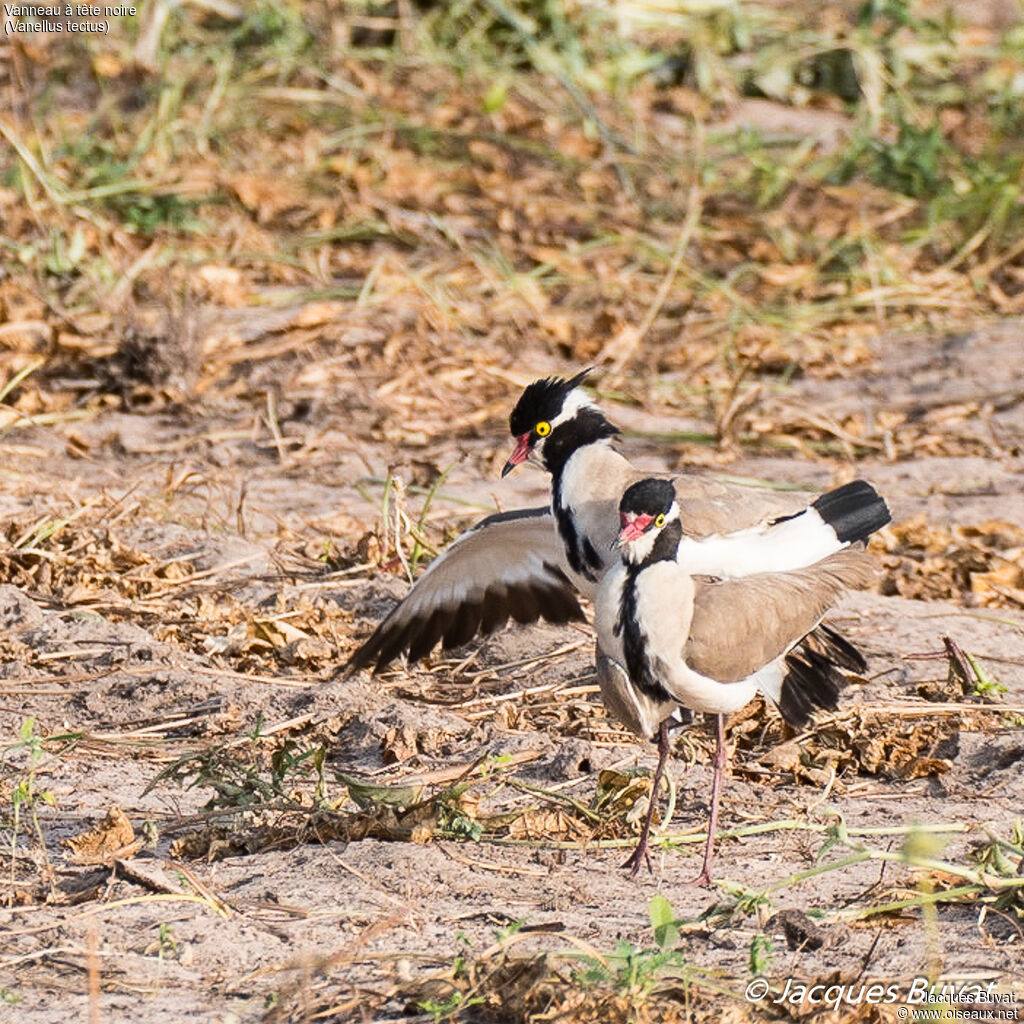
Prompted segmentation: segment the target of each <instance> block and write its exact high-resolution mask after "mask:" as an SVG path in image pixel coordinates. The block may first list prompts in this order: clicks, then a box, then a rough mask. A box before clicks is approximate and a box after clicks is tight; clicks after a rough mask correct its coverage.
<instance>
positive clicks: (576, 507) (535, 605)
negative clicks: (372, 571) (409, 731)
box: [345, 371, 834, 672]
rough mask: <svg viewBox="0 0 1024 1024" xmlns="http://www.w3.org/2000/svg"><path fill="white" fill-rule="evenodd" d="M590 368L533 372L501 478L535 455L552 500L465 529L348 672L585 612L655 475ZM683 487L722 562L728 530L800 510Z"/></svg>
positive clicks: (740, 562)
mask: <svg viewBox="0 0 1024 1024" xmlns="http://www.w3.org/2000/svg"><path fill="white" fill-rule="evenodd" d="M587 372H588V371H584V372H583V373H580V374H577V375H576V376H575V377H572V378H570V379H563V378H561V377H549V378H546V379H543V380H538V381H534V383H532V384H530V385H529V386H528V387H527V388H526V389H525V390H524V391H523V393H522V395H521V396H520V398H519V400H518V401H517V403H516V405H515V408H514V409H513V410H512V414H511V416H510V417H509V429H510V431H511V433H512V435H513V437H514V439H515V449H514V451H513V452H512V454H511V456H510V457H509V459H508V461H507V462H506V464H505V467H504V469H503V470H502V475H503V476H504V475H506V474H507V473H509V472H510V471H511V470H512V469H514V468H515V467H516V466H517V465H519V464H520V463H523V462H526V461H530V462H533V463H535V464H537V465H539V466H541V467H542V468H543V469H545V470H547V471H548V472H549V473H550V474H551V504H550V506H549V507H540V508H528V509H518V510H515V511H510V512H502V513H499V514H497V515H493V516H488V517H487V518H486V519H484V520H482V521H481V522H479V523H477V524H476V525H475V526H473V527H472V528H471V529H470V530H468V531H466V532H465V533H464V534H462V535H461V536H460V537H458V538H457V539H456V540H455V541H454V542H453V543H452V544H451V545H449V547H448V548H447V550H445V551H444V552H443V553H442V554H441V555H440V556H439V557H437V558H435V559H434V561H433V562H432V563H431V564H430V566H429V567H428V569H427V571H426V572H425V573H424V574H423V575H422V576H421V577H420V578H419V579H418V580H417V581H416V583H415V585H414V586H413V587H412V589H411V590H410V591H409V593H408V594H407V595H406V597H405V599H404V600H402V601H401V602H400V603H399V604H398V605H396V606H395V607H394V608H393V609H392V610H391V612H390V613H389V614H388V616H387V617H386V618H385V619H384V620H383V621H382V622H381V623H380V624H379V625H378V626H377V628H376V630H375V631H374V632H373V634H372V635H371V636H370V637H369V638H368V639H367V640H365V641H364V642H363V643H362V644H361V645H360V646H359V647H358V648H357V649H356V650H355V652H354V653H353V654H352V655H351V656H350V658H349V660H348V662H347V663H346V665H345V671H346V672H350V671H354V670H357V669H372V670H373V671H379V670H381V669H383V668H385V667H386V666H387V665H388V664H389V663H390V662H392V661H393V660H394V659H395V658H397V657H400V656H401V655H402V654H405V655H406V656H407V657H408V659H409V661H416V660H418V659H419V658H421V657H423V656H425V655H426V654H429V653H430V651H431V650H432V649H433V648H434V647H435V646H436V645H437V644H438V643H439V642H440V643H441V644H442V645H443V646H444V649H445V650H450V649H452V648H455V647H459V646H460V645H462V644H464V643H467V642H468V641H469V640H471V639H473V637H475V636H478V635H486V634H488V633H491V632H493V631H494V630H495V629H498V628H499V627H501V626H503V625H505V623H506V622H508V620H509V619H510V618H511V619H513V620H514V621H516V622H519V623H529V622H534V621H536V620H537V619H539V618H544V619H547V620H548V621H549V622H554V623H564V622H570V621H574V620H575V621H578V620H582V618H583V612H582V609H581V608H580V604H579V600H578V595H582V596H584V597H586V598H589V599H593V598H594V596H595V595H596V593H597V587H598V584H599V583H600V581H601V578H602V577H603V576H604V574H605V572H606V571H607V570H608V568H609V567H610V566H611V565H613V564H614V563H615V562H617V561H618V555H617V554H616V552H615V551H614V550H613V544H614V541H615V539H616V536H617V533H618V522H619V519H618V507H619V499H620V498H621V497H622V494H623V492H624V491H625V490H626V488H627V487H628V486H629V485H630V484H632V483H635V482H636V481H637V480H640V479H641V478H642V477H644V476H645V475H646V474H644V473H642V472H640V471H639V470H637V469H636V468H635V467H634V466H633V465H632V464H631V463H630V462H629V460H628V459H627V458H626V457H625V456H624V455H623V454H622V453H621V452H620V451H619V450H618V435H619V430H618V428H617V427H615V426H614V425H613V424H612V423H611V422H610V421H609V420H608V419H607V417H606V416H605V415H604V413H603V412H602V411H601V410H600V409H599V408H598V406H597V405H595V404H594V402H593V401H592V400H591V399H590V397H589V396H588V395H587V393H586V392H585V391H584V390H583V389H582V387H581V384H582V383H583V379H584V377H585V376H586V374H587ZM673 486H674V488H675V495H676V501H677V503H678V505H679V508H680V511H681V514H682V518H683V521H684V522H685V524H686V534H687V537H688V538H690V539H691V540H692V541H693V542H694V543H695V544H699V545H700V547H699V549H698V550H699V552H700V556H701V558H703V559H706V560H709V561H710V562H712V563H715V560H716V559H718V558H719V557H720V556H719V554H718V551H719V550H720V548H719V547H718V544H719V542H718V540H717V539H716V538H717V537H718V536H719V535H721V534H726V533H731V532H733V531H737V530H742V529H744V528H754V534H755V535H754V538H753V539H755V540H756V531H757V529H759V528H760V525H759V524H762V523H763V522H765V521H766V520H771V519H774V518H776V517H778V516H780V515H785V514H787V513H792V512H794V511H796V510H797V509H799V507H800V499H799V498H794V496H792V495H783V494H779V493H777V492H771V491H764V490H755V489H752V488H749V487H737V486H734V485H731V484H726V483H721V482H719V481H715V480H710V479H707V478H705V477H698V476H691V475H683V476H678V477H675V478H674V480H673ZM729 550H730V552H731V554H730V556H729V557H730V558H731V560H732V563H733V566H732V568H734V569H735V570H736V571H737V572H739V573H743V572H746V573H750V572H757V571H759V570H768V569H771V568H773V567H774V566H773V564H759V563H758V561H757V560H758V559H763V558H766V557H768V558H778V557H779V554H778V551H777V550H775V549H772V548H765V547H764V546H763V545H757V544H756V543H755V544H751V545H749V546H743V545H739V544H736V543H733V542H730V543H729ZM751 559H752V560H753V561H751ZM782 567H783V568H785V567H786V566H785V565H783V566H782ZM728 568H729V566H724V567H723V566H722V565H715V564H712V567H711V568H702V569H696V570H694V571H699V572H717V573H723V572H725V571H726V570H727V569H728ZM821 640H822V643H823V644H827V642H828V640H829V637H828V636H827V635H826V634H824V633H823V634H822V635H821ZM833 646H834V645H833Z"/></svg>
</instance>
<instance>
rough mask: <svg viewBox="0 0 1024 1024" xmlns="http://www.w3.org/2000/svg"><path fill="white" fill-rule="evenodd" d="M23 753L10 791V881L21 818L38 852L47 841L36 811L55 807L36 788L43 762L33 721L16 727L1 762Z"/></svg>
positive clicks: (53, 800) (48, 795) (40, 740)
mask: <svg viewBox="0 0 1024 1024" xmlns="http://www.w3.org/2000/svg"><path fill="white" fill-rule="evenodd" d="M18 750H23V751H25V752H26V754H27V757H26V763H25V767H24V768H23V769H22V770H21V772H20V777H19V778H18V779H17V782H15V784H14V787H13V789H12V790H11V882H12V884H13V882H14V877H15V865H16V862H17V856H18V834H19V832H20V831H21V828H22V825H23V821H22V819H23V817H24V816H25V815H26V814H27V815H28V817H29V819H30V820H31V823H32V831H33V832H34V833H35V835H36V838H37V839H38V841H39V846H40V849H41V850H43V851H44V853H45V850H46V840H45V838H44V836H43V828H42V825H41V824H40V823H39V816H38V813H37V809H38V807H39V804H40V803H43V804H49V805H50V806H51V807H55V806H56V804H57V800H56V798H55V797H54V795H53V793H52V792H51V791H50V790H48V789H40V788H39V787H38V785H37V782H38V780H37V777H36V772H37V770H38V767H39V763H40V761H42V759H43V756H44V754H45V751H44V749H43V738H42V737H41V736H40V735H39V733H38V732H37V731H36V720H35V719H34V718H26V719H25V721H23V722H22V723H21V725H20V726H19V727H18V742H17V743H14V744H12V745H11V746H9V747H7V748H6V749H5V750H4V760H6V759H7V755H8V754H10V753H13V752H14V751H18Z"/></svg>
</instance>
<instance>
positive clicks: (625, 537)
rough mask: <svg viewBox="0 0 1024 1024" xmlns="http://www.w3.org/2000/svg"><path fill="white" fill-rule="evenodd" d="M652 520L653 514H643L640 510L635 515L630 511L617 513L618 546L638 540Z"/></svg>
mask: <svg viewBox="0 0 1024 1024" xmlns="http://www.w3.org/2000/svg"><path fill="white" fill-rule="evenodd" d="M653 521H654V516H648V515H644V514H643V513H642V512H641V513H639V514H637V515H634V514H633V513H632V512H621V513H620V514H619V546H620V547H621V546H622V545H623V544H630V543H632V542H633V541H635V540H639V539H640V538H641V537H642V536H643V535H644V534H645V533H646V532H647V528H648V527H649V526H650V525H651V523H652V522H653Z"/></svg>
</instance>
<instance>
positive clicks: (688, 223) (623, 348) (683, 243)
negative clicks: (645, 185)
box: [597, 184, 703, 387]
mask: <svg viewBox="0 0 1024 1024" xmlns="http://www.w3.org/2000/svg"><path fill="white" fill-rule="evenodd" d="M702 209H703V205H702V197H701V191H700V186H699V185H696V184H695V185H692V186H691V187H690V193H689V195H688V197H687V201H686V219H685V220H684V221H683V226H682V228H681V229H680V231H679V238H678V239H677V240H676V247H675V251H674V252H673V253H672V260H671V262H670V263H669V266H668V271H667V272H666V274H665V277H664V279H663V280H662V282H661V285H660V286H659V287H658V292H657V294H656V295H655V296H654V301H653V302H652V303H651V305H650V307H649V308H648V310H647V313H646V315H645V316H644V318H643V320H642V321H641V323H640V325H639V326H638V327H637V328H636V330H635V331H634V332H632V337H630V336H629V335H628V334H627V336H626V337H625V338H623V337H622V336H621V335H618V336H617V337H616V338H615V339H613V341H614V342H617V345H616V347H618V348H619V349H620V352H619V354H618V355H617V356H616V358H615V362H614V363H612V367H611V373H610V374H609V376H608V379H607V380H606V381H605V386H607V387H615V386H617V385H618V384H620V383H621V382H622V376H621V375H622V371H623V369H624V368H625V367H626V365H627V364H628V363H629V361H630V360H631V359H632V358H633V356H634V355H635V354H636V351H637V349H639V347H640V345H641V344H642V342H643V340H644V338H645V337H646V336H647V332H648V331H649V330H650V329H651V327H652V326H653V325H654V321H655V320H656V319H657V318H658V314H659V313H660V312H661V307H662V306H664V305H665V300H666V299H667V298H668V294H669V292H670V291H671V289H672V284H673V282H674V281H675V279H676V275H677V274H678V273H679V268H680V266H681V265H682V262H683V257H684V256H685V255H686V250H687V248H688V247H689V245H690V242H691V240H692V239H693V233H694V231H696V230H697V225H698V224H699V223H700V215H701V210H702ZM611 354H612V353H611V352H610V351H609V348H605V349H604V350H603V351H602V352H601V353H600V355H598V357H597V361H598V362H601V361H602V360H604V359H605V358H607V357H608V356H610V355H611Z"/></svg>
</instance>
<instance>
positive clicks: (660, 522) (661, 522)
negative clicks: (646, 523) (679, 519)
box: [654, 515, 665, 530]
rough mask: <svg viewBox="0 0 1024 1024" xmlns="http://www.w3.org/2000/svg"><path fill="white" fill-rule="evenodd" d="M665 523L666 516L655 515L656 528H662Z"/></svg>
mask: <svg viewBox="0 0 1024 1024" xmlns="http://www.w3.org/2000/svg"><path fill="white" fill-rule="evenodd" d="M664 525H665V517H664V516H663V515H658V516H655V517H654V527H655V529H657V530H660V529H661V528H662V527H663V526H664Z"/></svg>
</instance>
